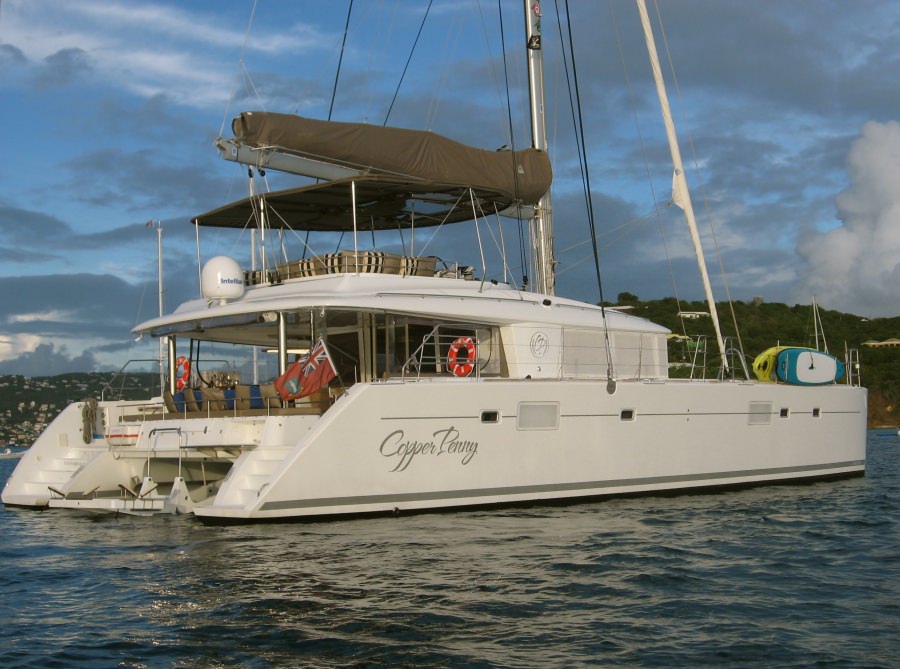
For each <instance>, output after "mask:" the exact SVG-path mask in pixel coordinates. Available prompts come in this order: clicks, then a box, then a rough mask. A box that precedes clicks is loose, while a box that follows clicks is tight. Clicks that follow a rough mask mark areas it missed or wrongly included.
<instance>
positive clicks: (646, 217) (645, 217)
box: [560, 209, 657, 253]
mask: <svg viewBox="0 0 900 669" xmlns="http://www.w3.org/2000/svg"><path fill="white" fill-rule="evenodd" d="M655 213H657V211H656V210H655V209H654V210H653V211H651V212H649V213H647V214H644V215H643V216H637V217H635V218H630V219H628V220H627V221H625V222H624V223H621V224H620V225H617V226H616V227H614V228H610V229H609V230H604V231H603V232H601V233H600V234H598V235H597V239H600V238H601V237H607V236H609V235H612V234H615V233H617V232H619V231H622V230H624V229H625V228H630V227H631V226H633V225H642V224H643V223H645V222H647V221H648V220H650V218H651V217H652V216H653V215H654V214H655ZM590 243H591V239H590V238H588V239H582V240H581V241H580V242H575V243H574V244H572V245H571V246H567V247H566V248H564V249H562V250H561V251H560V253H566V252H568V251H571V250H572V249H576V248H578V247H579V246H584V245H585V244H590Z"/></svg>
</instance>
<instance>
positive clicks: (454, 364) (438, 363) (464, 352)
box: [401, 325, 481, 380]
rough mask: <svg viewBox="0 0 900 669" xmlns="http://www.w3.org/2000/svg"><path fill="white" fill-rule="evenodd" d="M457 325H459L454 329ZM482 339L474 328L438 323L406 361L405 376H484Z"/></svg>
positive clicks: (403, 374) (404, 377) (403, 369)
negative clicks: (480, 360)
mask: <svg viewBox="0 0 900 669" xmlns="http://www.w3.org/2000/svg"><path fill="white" fill-rule="evenodd" d="M454 328H455V329H454ZM478 351H479V341H478V338H477V337H476V336H475V334H474V331H473V330H472V329H469V328H464V327H462V326H447V325H438V326H435V327H434V329H432V330H431V332H429V333H428V334H427V335H425V336H424V337H423V338H422V343H421V344H419V346H418V348H416V350H415V351H414V352H413V353H412V355H410V356H409V359H408V360H407V361H406V362H405V363H404V364H403V368H402V370H401V378H402V379H403V380H406V379H407V378H408V377H414V378H416V379H419V378H421V377H422V375H423V374H428V375H447V374H448V373H449V374H451V375H453V376H455V377H457V378H476V379H477V378H480V377H481V365H479V355H478Z"/></svg>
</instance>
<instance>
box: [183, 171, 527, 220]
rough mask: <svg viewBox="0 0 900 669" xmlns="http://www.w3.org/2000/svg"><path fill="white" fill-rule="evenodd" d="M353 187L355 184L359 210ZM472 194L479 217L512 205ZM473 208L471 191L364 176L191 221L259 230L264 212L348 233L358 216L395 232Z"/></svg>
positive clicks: (277, 194)
mask: <svg viewBox="0 0 900 669" xmlns="http://www.w3.org/2000/svg"><path fill="white" fill-rule="evenodd" d="M351 183H355V185H356V207H355V210H354V207H353V199H352V197H351ZM472 195H473V197H474V199H475V207H476V208H477V209H478V210H479V211H478V215H479V216H481V215H483V214H493V213H494V211H495V209H496V211H502V210H503V209H505V208H507V207H508V206H510V205H512V204H513V202H512V201H511V200H509V199H508V198H505V197H503V196H502V195H500V194H499V193H496V192H488V191H485V190H477V189H474V188H473V189H472ZM261 205H264V206H261ZM472 206H473V205H472V200H471V199H470V197H469V192H468V187H460V186H450V185H447V184H436V183H426V182H422V181H409V180H402V179H399V178H398V177H387V176H381V175H363V176H359V177H348V178H344V179H336V180H334V181H326V182H324V183H320V184H312V185H310V186H301V187H299V188H290V189H287V190H280V191H273V192H271V193H264V194H260V195H256V196H253V197H250V198H244V199H243V200H238V201H237V202H232V203H230V204H226V205H224V206H222V207H219V208H218V209H213V210H212V211H208V212H206V213H205V214H200V215H199V216H196V217H194V219H193V221H194V222H195V223H197V224H198V225H206V226H215V227H225V228H243V227H245V226H248V225H249V226H250V227H256V225H257V223H258V221H257V218H256V217H258V216H259V212H260V211H261V210H264V211H265V212H266V217H267V220H266V226H267V227H270V228H289V229H291V230H314V231H350V230H353V222H354V213H355V214H356V225H357V228H358V229H359V230H397V229H398V228H402V229H407V228H424V227H430V226H435V225H440V224H441V223H456V222H459V221H468V220H471V219H472V218H473V217H474V216H473V212H472Z"/></svg>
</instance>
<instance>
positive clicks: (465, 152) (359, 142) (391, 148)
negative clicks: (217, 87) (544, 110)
mask: <svg viewBox="0 0 900 669" xmlns="http://www.w3.org/2000/svg"><path fill="white" fill-rule="evenodd" d="M232 130H233V131H234V135H235V139H236V140H237V141H239V142H240V143H242V144H245V145H248V146H251V147H254V148H265V147H277V148H279V149H280V150H282V151H285V152H288V153H295V154H298V155H302V156H305V157H309V158H315V159H317V160H322V161H324V162H329V163H335V164H339V165H344V166H347V167H352V168H355V169H359V170H362V171H365V172H368V173H370V174H382V175H390V176H394V177H400V178H401V179H403V180H406V179H408V180H410V181H424V182H430V183H435V184H444V185H447V186H462V187H471V188H474V189H476V190H481V191H485V192H494V193H497V194H499V195H500V196H501V199H503V200H508V201H509V202H522V203H525V204H534V203H536V202H537V201H538V200H539V199H540V197H541V196H542V195H543V194H544V193H546V192H547V191H548V190H549V189H550V181H551V179H552V172H551V169H550V160H549V158H548V157H547V154H546V153H545V152H543V151H538V150H537V149H524V150H522V151H515V152H512V151H486V150H484V149H476V148H472V147H469V146H466V145H464V144H460V143H459V142H454V141H453V140H452V139H447V138H446V137H442V136H441V135H437V134H435V133H433V132H428V131H425V130H406V129H403V128H388V127H381V126H373V125H367V124H364V123H343V122H337V121H319V120H316V119H309V118H303V117H300V116H292V115H288V114H276V113H272V112H243V113H242V114H241V115H240V116H237V117H236V118H235V119H234V121H233V122H232Z"/></svg>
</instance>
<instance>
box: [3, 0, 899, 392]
mask: <svg viewBox="0 0 900 669" xmlns="http://www.w3.org/2000/svg"><path fill="white" fill-rule="evenodd" d="M569 4H570V6H571V11H572V15H573V36H574V40H575V49H576V58H577V68H578V77H579V82H580V83H581V95H582V104H583V107H584V110H585V124H586V129H587V130H586V132H587V145H588V154H589V161H590V169H591V180H592V186H593V200H594V207H595V213H596V216H597V227H598V232H599V235H600V257H601V265H602V271H603V280H604V294H605V295H606V297H607V298H612V299H614V298H615V296H616V294H617V293H619V292H621V291H629V292H632V293H636V294H637V295H639V296H640V297H642V298H646V299H649V298H657V297H665V296H669V295H675V294H677V295H678V296H679V297H680V298H682V299H699V297H700V289H699V283H698V280H697V278H696V268H695V264H694V260H693V257H692V256H691V255H690V250H689V242H688V239H687V235H686V233H685V231H684V230H683V226H682V224H681V222H680V217H679V216H678V215H677V211H676V210H674V209H673V208H672V207H669V208H664V209H663V210H662V211H661V213H660V214H659V216H658V217H657V216H656V215H655V214H654V213H653V212H654V202H659V203H663V204H664V203H665V201H666V200H667V199H668V197H669V190H670V186H671V170H670V168H669V166H668V162H667V161H668V158H667V149H666V144H665V139H664V135H663V134H662V127H661V123H660V121H659V112H658V108H657V106H656V101H655V93H654V90H653V88H652V82H651V80H650V74H649V68H648V66H647V60H646V55H645V52H644V47H643V43H642V39H643V38H642V36H641V35H640V33H639V31H638V28H637V18H636V10H635V8H634V6H633V3H632V2H631V0H611V1H610V2H593V1H592V2H587V1H585V0H572V1H570V3H569ZM426 5H427V3H425V2H424V1H422V2H413V1H404V0H393V1H384V2H375V1H374V0H357V1H356V2H355V3H354V7H353V12H352V14H351V16H350V24H349V31H348V35H347V46H346V49H345V52H344V56H343V62H342V68H341V74H340V77H339V79H338V84H337V89H336V93H335V96H334V112H333V118H334V119H336V120H347V121H362V122H369V123H374V124H381V123H383V122H384V121H385V117H386V114H387V110H388V107H389V105H390V102H391V99H392V98H393V96H394V92H395V90H396V89H397V85H398V82H399V80H400V76H401V73H402V71H403V67H404V65H405V63H406V60H407V57H408V56H409V53H410V49H411V47H412V43H413V40H414V38H415V35H416V32H417V31H418V29H419V25H420V23H421V20H422V17H423V15H424V12H425V7H426ZM502 7H503V23H504V26H503V27H504V32H505V35H506V41H507V51H508V59H509V63H508V67H509V78H510V86H511V96H512V100H513V103H514V109H513V112H512V116H513V124H512V126H513V128H512V132H511V133H510V129H509V123H508V114H507V108H506V104H505V103H506V88H505V86H504V74H503V69H502V63H501V54H502V48H501V43H500V39H499V33H500V31H499V21H498V16H497V3H496V2H493V1H491V2H481V3H479V2H475V1H474V0H454V1H453V2H449V1H445V0H435V2H434V3H433V5H432V8H431V10H430V13H429V17H428V20H427V21H426V23H425V27H424V29H423V31H422V37H421V39H420V42H419V45H418V47H417V49H416V50H415V52H414V54H413V57H412V60H411V63H410V67H409V71H408V73H407V75H406V77H405V78H404V80H403V85H402V86H401V87H400V89H399V94H398V96H397V101H396V103H395V104H394V107H393V109H392V111H391V114H390V117H389V118H388V123H389V124H390V125H397V126H403V127H410V128H426V129H430V130H433V131H435V132H439V133H441V134H443V135H446V136H448V137H451V138H453V139H456V140H459V141H462V142H465V143H469V144H472V145H475V146H481V147H483V148H489V149H490V148H497V147H499V146H501V145H504V144H510V143H513V144H515V146H516V148H520V147H522V146H524V145H525V144H526V142H527V141H528V135H527V133H528V131H527V128H528V126H527V117H526V112H525V110H524V108H523V107H522V105H521V100H522V95H523V86H524V77H525V73H524V56H522V55H521V53H520V52H519V51H518V50H517V48H518V45H519V44H520V42H521V39H522V38H521V34H522V18H521V15H520V12H521V8H520V3H519V2H506V1H504V2H503V3H502ZM659 7H660V12H661V14H662V17H663V21H664V27H665V41H664V40H663V35H662V33H661V32H660V31H659V29H658V26H657V39H658V42H659V49H660V52H661V54H663V55H665V53H666V51H667V50H668V51H669V52H670V53H671V55H672V60H673V63H674V67H675V74H676V78H677V88H676V84H675V80H674V79H673V77H672V73H671V71H670V70H669V68H668V66H667V65H665V64H664V70H665V72H666V76H667V79H668V83H669V93H670V97H671V98H672V100H673V106H674V107H675V116H676V123H678V124H679V132H680V135H681V139H682V151H683V154H684V156H685V162H686V163H687V164H689V168H688V171H689V172H692V174H691V176H690V179H691V183H692V185H693V186H694V203H695V208H696V209H697V211H698V216H699V218H700V225H701V229H702V230H703V231H704V233H703V234H704V243H705V245H706V248H707V254H708V257H709V259H710V265H711V272H712V273H713V275H714V286H715V289H716V293H717V296H718V297H719V298H724V297H725V286H724V284H723V280H722V279H721V278H720V277H719V276H718V275H719V271H718V267H719V260H718V258H717V254H716V250H715V247H716V245H717V246H718V249H719V253H720V254H721V259H722V260H721V262H722V265H723V266H724V267H725V270H726V275H727V281H728V287H729V288H730V290H731V292H732V295H733V297H734V298H735V299H741V300H746V299H751V298H753V297H755V296H762V297H763V298H764V299H766V300H768V301H784V302H788V303H792V304H793V303H808V302H809V301H810V299H811V298H812V296H813V295H815V296H816V297H817V299H818V301H819V303H820V304H822V305H823V306H824V307H826V308H831V309H840V310H844V311H850V312H853V313H857V314H860V315H865V316H892V315H897V314H898V313H900V291H898V290H897V289H896V286H897V285H898V283H900V123H898V121H900V118H898V117H900V87H898V86H897V84H896V82H897V79H898V75H900V44H898V42H897V40H896V35H897V34H900V25H898V23H900V8H898V7H897V6H896V4H895V3H894V2H891V1H890V0H854V1H853V2H850V1H844V0H816V2H812V1H807V2H793V3H784V2H777V1H775V0H758V1H756V2H752V3H748V2H744V1H739V0H715V1H712V0H705V1H701V0H661V1H660V3H659ZM253 8H254V3H253V2H252V0H241V1H240V2H238V1H236V0H235V1H228V2H223V1H207V2H203V1H195V2H190V3H183V2H165V1H155V2H144V1H141V0H132V1H129V2H116V1H113V0H41V2H33V1H27V0H3V1H2V5H0V138H2V145H3V149H4V158H5V159H4V160H3V161H2V162H0V295H2V298H0V372H5V373H25V374H30V375H40V374H56V373H61V372H64V371H87V370H90V369H95V368H109V367H117V366H118V365H120V364H121V363H122V362H124V360H126V359H127V358H129V357H132V358H134V357H152V355H153V353H154V349H153V347H152V345H148V344H147V343H146V342H145V343H143V344H140V345H138V344H135V343H134V342H133V341H132V338H131V336H130V334H129V333H130V330H131V328H132V327H134V325H136V324H137V323H138V322H140V321H142V320H144V319H146V318H150V317H152V316H153V315H154V312H155V310H156V285H155V280H156V279H155V277H156V240H155V235H154V234H153V231H152V230H150V229H148V228H146V227H144V223H145V222H146V221H147V220H148V219H151V218H152V219H155V220H161V221H162V225H163V229H164V244H165V253H164V256H165V267H166V305H167V309H172V308H174V307H175V306H176V305H177V304H178V302H180V301H181V300H183V299H187V298H190V297H194V296H195V295H196V293H197V285H196V284H197V281H196V276H197V269H196V261H195V254H196V251H195V246H194V233H193V229H192V227H191V226H190V225H189V224H188V221H189V219H190V217H191V216H192V215H194V214H197V213H200V212H202V211H205V210H207V209H211V208H213V207H216V206H219V205H221V204H223V203H225V202H227V201H230V200H232V199H237V198H239V197H243V196H244V195H245V193H246V181H247V180H246V178H245V176H244V171H243V170H242V169H241V168H239V167H237V166H236V165H234V164H232V163H226V162H224V161H222V160H221V159H219V158H218V156H217V154H216V152H215V150H214V148H213V141H214V139H215V138H216V136H217V135H218V134H219V133H220V129H222V128H224V134H225V135H226V136H230V132H229V130H228V128H229V123H230V119H231V117H233V116H234V115H235V114H237V113H238V112H240V111H244V110H253V109H265V110H268V111H278V112H286V113H299V114H301V115H306V116H310V117H314V118H326V117H327V116H328V110H329V107H330V105H331V100H332V92H333V86H334V81H335V73H336V69H337V63H338V59H339V57H340V53H341V43H342V40H343V37H344V25H345V22H346V20H347V3H346V2H341V1H335V2H328V3H322V2H284V1H276V0H258V2H257V3H256V5H255V12H253ZM251 12H253V20H252V24H251V22H250V19H251ZM544 12H545V15H546V16H545V26H544V33H545V37H544V40H545V58H546V64H545V67H546V71H545V79H546V88H547V95H548V119H549V120H548V131H549V135H550V142H551V156H552V158H553V160H554V170H555V180H554V192H553V195H554V208H555V214H556V216H555V218H556V232H557V239H556V246H557V250H558V256H559V260H560V262H561V264H560V274H559V289H558V292H559V293H560V294H563V295H566V296H569V297H575V298H579V299H584V300H588V301H596V300H597V296H598V293H597V287H596V283H595V281H594V280H593V268H592V264H591V261H590V256H591V253H590V247H589V245H588V244H586V243H585V242H586V240H587V235H588V233H587V225H586V223H585V220H586V219H585V214H584V206H583V196H582V195H581V191H580V179H579V178H578V176H577V171H576V163H575V162H574V160H573V156H574V143H573V139H572V131H571V128H572V121H571V117H570V116H569V112H568V105H569V103H568V100H567V99H566V98H565V97H564V96H563V95H562V92H563V91H564V90H565V82H564V79H563V71H562V69H561V65H560V59H559V55H558V45H557V43H558V36H557V32H556V31H557V29H556V27H555V18H554V16H555V10H554V3H551V2H548V1H547V0H545V2H544ZM653 12H654V10H653V8H652V7H651V13H653ZM248 26H249V29H248ZM620 54H621V57H620ZM623 61H624V67H623ZM626 72H627V74H626ZM695 162H696V164H697V165H698V166H699V168H700V172H699V177H698V176H697V174H696V173H693V169H692V167H690V166H692V165H694V164H695ZM648 174H649V179H648ZM298 183H299V181H298V180H297V179H296V178H291V177H279V176H278V175H274V174H270V185H271V186H272V187H273V188H276V187H284V186H288V185H294V184H298ZM651 186H652V187H651ZM710 221H712V222H713V223H714V225H715V231H716V233H715V236H716V239H715V240H713V238H712V235H711V233H710V232H709V222H710ZM465 234H468V233H462V234H460V235H457V236H456V237H457V241H456V242H455V244H456V246H454V242H453V240H451V241H449V242H447V246H445V247H442V251H441V253H440V255H446V256H449V257H451V258H454V257H457V258H458V259H460V260H468V262H473V261H474V260H475V259H474V258H465V257H463V254H464V250H463V249H462V248H461V246H462V245H461V244H460V241H459V240H460V239H462V238H464V237H465ZM663 239H664V240H665V243H663ZM716 242H717V244H716ZM244 245H245V240H240V239H237V240H236V239H234V238H233V236H232V237H228V236H222V237H221V238H220V237H217V236H215V235H212V236H210V237H209V238H208V239H204V241H203V246H202V253H203V256H204V257H205V258H208V257H210V256H211V255H215V254H219V253H227V254H234V255H236V256H240V254H241V253H243V248H244ZM444 251H446V253H444ZM673 276H674V277H675V282H674V283H673V279H672V277H673ZM773 337H777V333H776V334H773Z"/></svg>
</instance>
